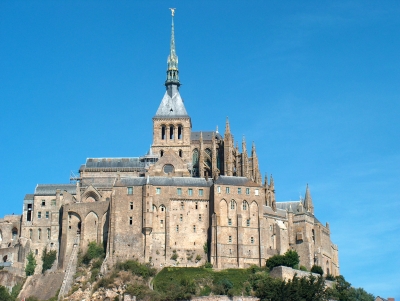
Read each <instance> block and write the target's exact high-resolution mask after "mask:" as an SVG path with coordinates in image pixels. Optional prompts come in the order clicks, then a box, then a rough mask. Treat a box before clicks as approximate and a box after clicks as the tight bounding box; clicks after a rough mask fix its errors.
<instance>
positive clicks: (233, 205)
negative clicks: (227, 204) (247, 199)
mask: <svg viewBox="0 0 400 301" xmlns="http://www.w3.org/2000/svg"><path fill="white" fill-rule="evenodd" d="M235 206H236V202H235V201H234V200H232V201H231V209H235Z"/></svg>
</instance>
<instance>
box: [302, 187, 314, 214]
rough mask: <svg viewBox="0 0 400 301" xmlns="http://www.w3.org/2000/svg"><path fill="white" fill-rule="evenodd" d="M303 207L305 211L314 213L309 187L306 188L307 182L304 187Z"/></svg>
mask: <svg viewBox="0 0 400 301" xmlns="http://www.w3.org/2000/svg"><path fill="white" fill-rule="evenodd" d="M304 208H305V209H306V210H307V211H309V212H311V213H314V206H313V202H312V198H311V193H310V189H309V188H308V184H307V187H306V195H305V197H304Z"/></svg>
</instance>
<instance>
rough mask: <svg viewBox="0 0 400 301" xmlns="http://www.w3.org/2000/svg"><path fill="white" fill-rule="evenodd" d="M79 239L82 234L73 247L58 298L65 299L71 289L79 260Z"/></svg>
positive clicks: (78, 237) (76, 238)
mask: <svg viewBox="0 0 400 301" xmlns="http://www.w3.org/2000/svg"><path fill="white" fill-rule="evenodd" d="M79 240H80V235H79V234H78V235H77V236H76V237H75V240H74V245H73V247H72V251H71V255H70V257H69V261H68V266H67V269H66V271H65V276H64V280H63V283H62V286H61V289H60V293H59V294H58V300H63V298H64V294H65V293H68V291H69V289H70V288H71V285H72V280H73V276H74V274H75V272H76V264H77V262H78V250H79Z"/></svg>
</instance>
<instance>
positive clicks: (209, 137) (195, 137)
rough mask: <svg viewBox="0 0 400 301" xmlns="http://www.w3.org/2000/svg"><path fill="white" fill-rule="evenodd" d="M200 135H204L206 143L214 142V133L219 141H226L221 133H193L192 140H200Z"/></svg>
mask: <svg viewBox="0 0 400 301" xmlns="http://www.w3.org/2000/svg"><path fill="white" fill-rule="evenodd" d="M200 133H202V135H203V140H204V141H212V135H213V133H214V134H215V137H216V138H217V139H220V140H223V139H224V138H222V136H221V134H220V133H216V132H192V133H191V134H190V140H200Z"/></svg>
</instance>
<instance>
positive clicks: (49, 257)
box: [42, 247, 57, 273]
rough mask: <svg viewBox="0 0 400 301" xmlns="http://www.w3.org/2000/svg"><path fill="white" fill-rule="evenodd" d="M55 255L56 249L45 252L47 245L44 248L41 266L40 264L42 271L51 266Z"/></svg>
mask: <svg viewBox="0 0 400 301" xmlns="http://www.w3.org/2000/svg"><path fill="white" fill-rule="evenodd" d="M56 257H57V251H56V250H52V251H49V252H47V247H46V248H44V250H43V254H42V261H43V266H42V273H44V272H45V271H47V270H49V269H51V267H52V266H53V263H54V261H55V260H56Z"/></svg>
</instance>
